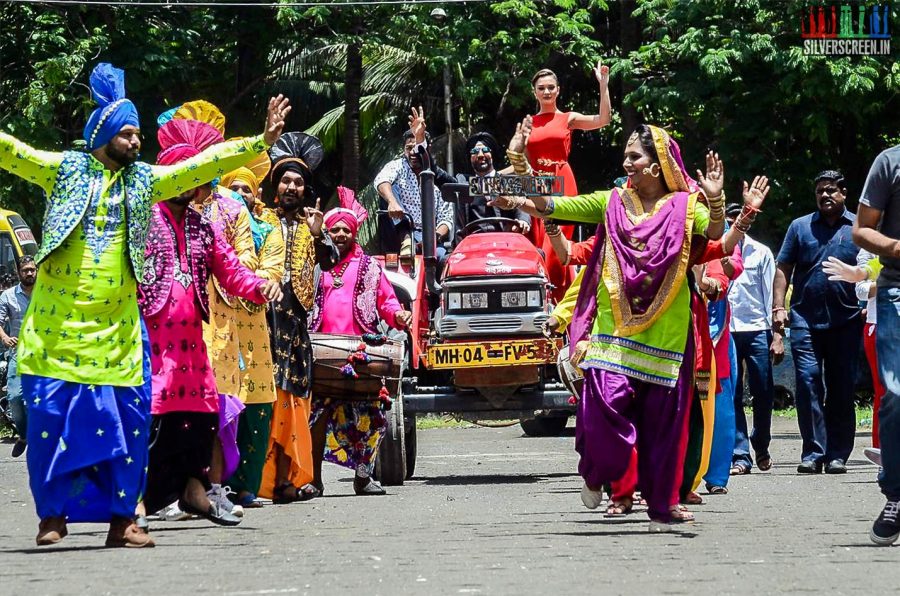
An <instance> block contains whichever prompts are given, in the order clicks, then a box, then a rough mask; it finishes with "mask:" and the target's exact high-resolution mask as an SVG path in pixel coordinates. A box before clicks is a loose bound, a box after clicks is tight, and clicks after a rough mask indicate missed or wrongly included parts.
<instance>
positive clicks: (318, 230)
mask: <svg viewBox="0 0 900 596" xmlns="http://www.w3.org/2000/svg"><path fill="white" fill-rule="evenodd" d="M321 203H322V201H321V199H316V206H315V207H304V208H303V216H304V217H305V218H306V225H307V226H308V227H309V231H310V233H311V234H312V235H313V236H315V237H316V238H318V237H319V236H321V235H322V226H323V225H325V214H324V213H322V211H321V210H320V206H321Z"/></svg>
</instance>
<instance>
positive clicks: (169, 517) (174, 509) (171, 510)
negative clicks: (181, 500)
mask: <svg viewBox="0 0 900 596" xmlns="http://www.w3.org/2000/svg"><path fill="white" fill-rule="evenodd" d="M156 515H157V516H158V517H159V520H160V521H167V522H178V521H185V520H188V519H191V514H190V513H186V512H184V511H182V510H181V509H180V508H179V507H178V501H176V502H174V503H172V504H171V505H169V506H168V507H165V508H164V509H161V510H160V511H159V512H158V513H157V514H156Z"/></svg>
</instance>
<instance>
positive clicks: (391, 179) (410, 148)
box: [374, 129, 454, 258]
mask: <svg viewBox="0 0 900 596" xmlns="http://www.w3.org/2000/svg"><path fill="white" fill-rule="evenodd" d="M425 143H426V146H427V140H426V141H425ZM421 171H422V162H421V160H420V159H419V156H418V151H417V144H416V139H415V134H414V133H413V131H412V130H411V129H410V130H407V131H406V132H405V133H403V156H402V157H399V158H397V159H395V160H392V161H389V162H388V163H387V164H386V165H385V166H384V167H383V168H381V171H380V172H378V175H377V176H375V182H374V186H375V189H376V190H377V191H378V194H379V195H381V198H382V199H383V200H384V202H385V203H387V211H388V215H389V217H384V218H379V219H380V224H381V225H380V226H379V235H380V237H381V238H380V240H381V249H382V252H384V253H385V254H387V253H399V252H400V246H401V244H402V242H403V238H404V236H406V235H412V237H413V238H414V240H415V242H416V243H418V242H421V241H422V199H421V194H420V189H419V173H420V172H421ZM434 203H435V218H436V220H437V221H436V224H437V225H436V226H435V233H436V235H437V243H438V257H439V258H441V257H443V254H444V252H445V251H444V249H443V247H441V246H440V245H441V244H442V243H443V242H444V241H445V240H446V239H447V238H449V237H450V232H451V230H452V228H453V219H454V215H453V205H452V204H451V203H447V202H444V201H443V199H442V198H441V191H440V189H439V188H438V186H437V185H435V187H434ZM404 213H405V214H407V215H409V217H410V218H411V219H412V223H413V225H414V226H415V230H411V229H409V222H408V221H407V220H406V218H404V217H403V214H404Z"/></svg>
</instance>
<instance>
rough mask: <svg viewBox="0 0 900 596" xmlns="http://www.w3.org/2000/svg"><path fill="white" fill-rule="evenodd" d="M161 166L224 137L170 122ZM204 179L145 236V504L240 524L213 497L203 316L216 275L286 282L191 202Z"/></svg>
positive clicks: (163, 135) (240, 292)
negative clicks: (239, 249) (263, 274)
mask: <svg viewBox="0 0 900 596" xmlns="http://www.w3.org/2000/svg"><path fill="white" fill-rule="evenodd" d="M158 137H159V144H160V147H161V148H162V151H161V152H160V154H159V157H158V158H157V163H158V164H159V165H164V166H167V165H174V164H177V163H180V162H182V161H184V160H186V159H189V158H191V157H193V156H195V155H197V154H199V153H200V151H201V150H202V149H205V148H206V147H210V146H212V145H214V144H216V143H218V142H220V141H221V140H222V138H221V135H220V134H219V132H218V131H217V130H216V129H214V128H212V127H211V126H209V125H207V124H204V123H202V122H198V121H195V120H171V121H169V122H168V123H166V124H165V125H164V126H162V128H160V130H159V133H158ZM208 191H209V189H208V188H207V187H205V186H200V187H198V188H192V189H190V190H186V191H185V192H182V193H181V194H180V195H178V196H177V197H176V198H174V199H169V200H167V201H163V202H162V203H158V204H157V205H154V206H153V209H152V214H151V220H150V229H149V232H148V236H147V249H146V259H145V266H144V275H143V278H142V281H141V283H140V296H141V310H142V313H143V315H144V320H145V322H146V325H147V330H148V333H149V338H150V346H151V362H152V369H153V399H152V406H151V413H152V414H153V422H152V425H151V431H150V433H151V437H152V439H151V447H150V457H149V470H148V474H147V491H146V494H145V495H144V504H145V506H146V508H147V510H148V511H158V510H160V509H162V508H163V507H165V506H166V505H168V504H170V503H172V502H173V501H175V500H178V501H179V507H180V509H181V510H183V511H185V512H188V513H197V514H199V515H202V516H203V517H205V518H206V519H208V520H210V521H212V522H214V523H217V524H220V525H226V526H233V525H237V524H239V523H240V521H241V518H239V517H236V516H234V515H233V514H232V513H231V512H230V511H228V510H227V509H225V508H223V507H222V506H221V504H220V503H218V502H216V501H215V500H212V499H209V498H208V497H207V491H208V490H209V489H210V482H209V479H208V475H207V471H208V469H209V465H210V462H211V460H212V455H213V446H214V444H215V442H216V440H217V435H218V431H219V392H218V390H217V388H216V379H215V375H214V373H213V369H212V367H211V366H210V361H209V356H208V355H207V349H206V343H205V342H204V341H203V323H204V322H205V321H208V320H209V313H210V308H209V294H208V282H209V277H210V274H212V275H213V276H215V278H216V280H217V282H218V284H219V285H220V286H221V287H223V288H225V289H227V290H228V291H229V292H230V293H231V294H233V295H237V296H241V297H242V298H244V299H247V300H251V301H253V302H255V303H265V302H266V301H267V300H270V299H276V298H278V297H280V295H281V291H280V289H279V287H278V286H279V284H278V283H277V282H274V281H267V280H264V279H261V278H259V277H257V276H255V275H254V274H253V272H252V271H251V270H249V269H247V268H246V267H244V266H243V265H241V263H240V261H239V260H238V257H237V255H236V253H235V252H234V249H233V248H232V247H231V245H229V244H228V243H227V242H226V241H225V239H224V238H222V236H221V234H220V233H219V231H218V230H217V229H216V228H215V226H214V225H213V223H212V222H210V221H209V220H208V219H206V218H205V217H203V216H202V215H200V214H199V213H198V212H197V211H195V210H193V209H191V208H190V204H191V202H192V201H194V200H195V196H196V195H197V194H203V193H207V192H208Z"/></svg>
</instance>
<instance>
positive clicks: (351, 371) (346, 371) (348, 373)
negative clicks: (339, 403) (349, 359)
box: [341, 363, 359, 379]
mask: <svg viewBox="0 0 900 596" xmlns="http://www.w3.org/2000/svg"><path fill="white" fill-rule="evenodd" d="M341 374H342V375H344V376H345V377H352V378H354V379H358V378H359V375H358V374H356V369H355V368H353V365H352V364H349V363H348V364H345V365H344V366H342V367H341Z"/></svg>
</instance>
